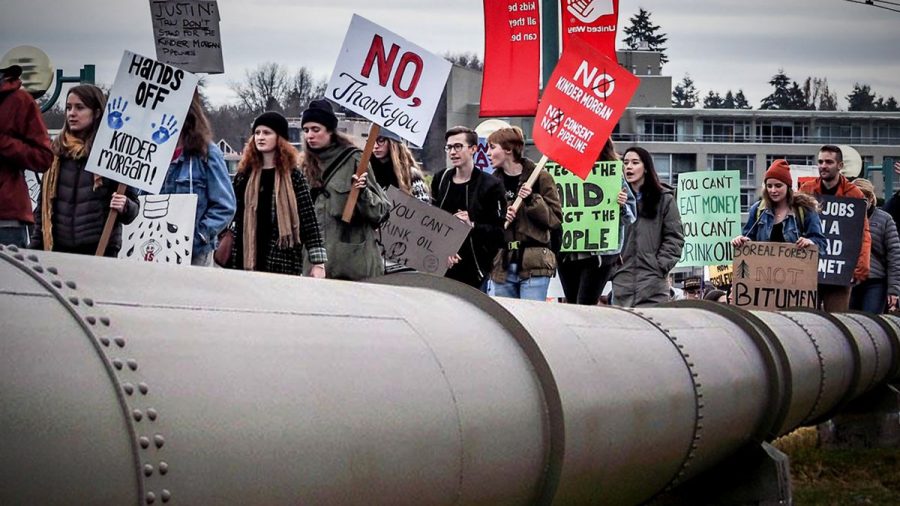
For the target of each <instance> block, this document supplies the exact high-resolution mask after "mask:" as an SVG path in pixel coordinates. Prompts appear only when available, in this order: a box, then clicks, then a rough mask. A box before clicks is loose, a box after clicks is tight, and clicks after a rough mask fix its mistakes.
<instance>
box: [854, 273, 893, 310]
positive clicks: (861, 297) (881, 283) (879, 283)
mask: <svg viewBox="0 0 900 506" xmlns="http://www.w3.org/2000/svg"><path fill="white" fill-rule="evenodd" d="M886 306H887V280H886V279H867V280H865V281H863V282H862V283H860V284H858V285H856V286H854V287H853V290H852V291H851V292H850V309H856V310H859V311H867V312H869V313H875V314H881V313H883V312H884V310H885V307H886Z"/></svg>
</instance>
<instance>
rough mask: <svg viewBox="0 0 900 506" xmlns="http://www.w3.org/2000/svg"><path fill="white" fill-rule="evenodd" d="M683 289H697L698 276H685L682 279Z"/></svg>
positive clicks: (698, 284)
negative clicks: (685, 277)
mask: <svg viewBox="0 0 900 506" xmlns="http://www.w3.org/2000/svg"><path fill="white" fill-rule="evenodd" d="M684 289H685V290H688V291H691V290H699V289H700V278H687V279H685V280H684Z"/></svg>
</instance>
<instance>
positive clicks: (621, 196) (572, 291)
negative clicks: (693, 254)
mask: <svg viewBox="0 0 900 506" xmlns="http://www.w3.org/2000/svg"><path fill="white" fill-rule="evenodd" d="M618 160H619V155H618V154H616V147H615V144H613V141H612V139H607V141H606V144H604V146H603V151H601V152H600V156H599V158H598V159H597V161H599V162H616V161H618ZM616 200H617V202H618V204H619V208H620V212H619V243H618V244H616V245H615V248H613V249H611V250H609V251H606V252H604V253H603V254H600V253H599V252H596V251H576V252H568V253H560V254H559V255H558V258H559V282H560V284H561V285H562V288H563V293H564V294H565V296H566V302H567V303H569V304H581V305H587V306H594V305H596V304H597V301H598V300H599V298H600V295H601V294H602V293H603V289H604V287H605V286H606V283H607V281H609V278H610V277H611V276H612V273H613V270H614V269H615V268H616V267H617V266H618V265H619V263H620V258H619V253H620V252H621V251H622V245H623V244H624V240H625V228H626V227H627V226H630V225H631V224H632V223H634V221H635V220H636V219H637V200H636V199H635V198H634V193H632V191H631V187H630V185H629V184H628V183H627V182H626V181H625V178H624V177H623V178H622V190H621V191H619V193H618V195H617V196H616ZM613 302H615V301H613Z"/></svg>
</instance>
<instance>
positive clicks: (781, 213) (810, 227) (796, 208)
mask: <svg viewBox="0 0 900 506" xmlns="http://www.w3.org/2000/svg"><path fill="white" fill-rule="evenodd" d="M763 181H764V183H763V190H762V194H763V198H762V200H760V201H759V202H757V203H755V204H753V205H752V206H750V210H749V211H748V212H747V214H748V217H747V223H746V224H745V225H744V228H743V230H742V231H741V235H739V236H737V237H735V238H734V239H732V241H731V244H732V246H734V247H735V248H737V247H740V246H741V245H742V244H744V243H745V242H747V241H768V242H789V243H794V244H796V245H797V246H800V247H801V248H807V249H817V250H818V251H819V254H820V255H821V254H823V253H824V252H825V235H824V234H822V222H821V221H820V220H819V213H818V207H819V204H818V202H817V201H816V199H815V197H813V196H812V195H809V194H807V193H794V191H793V190H792V189H791V183H792V180H791V168H790V166H789V165H788V163H787V162H786V161H785V160H775V161H774V162H772V165H771V166H770V167H769V170H767V171H766V176H765V178H764V179H763ZM801 217H802V220H803V224H802V227H798V221H800V219H801Z"/></svg>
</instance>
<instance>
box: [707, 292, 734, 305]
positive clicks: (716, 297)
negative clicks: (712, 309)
mask: <svg viewBox="0 0 900 506" xmlns="http://www.w3.org/2000/svg"><path fill="white" fill-rule="evenodd" d="M703 300H708V301H710V302H720V303H722V304H728V294H727V293H726V292H725V290H719V289H718V288H715V289H713V290H710V291H708V292H706V295H704V296H703Z"/></svg>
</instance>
